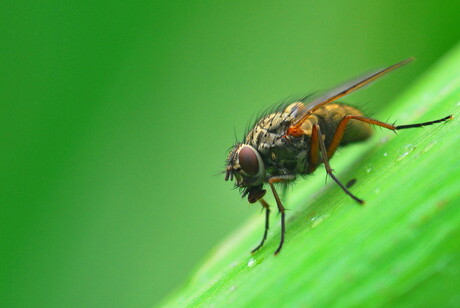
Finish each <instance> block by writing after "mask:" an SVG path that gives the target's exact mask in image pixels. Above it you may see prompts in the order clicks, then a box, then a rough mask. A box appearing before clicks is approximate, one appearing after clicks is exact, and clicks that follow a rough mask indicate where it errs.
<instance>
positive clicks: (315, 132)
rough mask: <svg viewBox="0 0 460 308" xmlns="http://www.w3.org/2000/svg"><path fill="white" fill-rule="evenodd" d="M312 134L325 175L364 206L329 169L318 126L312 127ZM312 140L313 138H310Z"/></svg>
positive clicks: (327, 157)
mask: <svg viewBox="0 0 460 308" xmlns="http://www.w3.org/2000/svg"><path fill="white" fill-rule="evenodd" d="M312 133H313V134H315V135H316V136H315V137H316V138H315V140H317V142H318V143H319V147H316V151H318V148H319V151H320V152H321V157H322V159H323V163H324V167H325V168H326V172H327V174H328V175H329V176H330V177H331V178H332V179H333V180H334V181H335V182H336V183H337V184H338V185H339V186H340V188H342V189H343V191H344V192H345V193H346V194H347V195H349V196H350V197H352V198H353V199H354V200H355V201H357V202H358V203H360V204H364V201H363V200H361V199H359V198H358V197H356V196H355V195H353V194H352V193H351V192H350V191H349V190H348V189H347V188H346V187H345V186H344V185H343V184H342V183H341V182H340V181H339V179H338V178H336V176H335V175H334V172H333V170H332V168H331V165H329V154H328V152H327V150H326V145H325V144H324V137H323V134H322V133H321V129H320V127H319V125H318V124H315V125H314V129H313V130H312ZM312 139H313V138H312ZM311 155H318V153H312V154H311Z"/></svg>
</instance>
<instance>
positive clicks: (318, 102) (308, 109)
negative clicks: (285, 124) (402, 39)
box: [287, 58, 414, 135]
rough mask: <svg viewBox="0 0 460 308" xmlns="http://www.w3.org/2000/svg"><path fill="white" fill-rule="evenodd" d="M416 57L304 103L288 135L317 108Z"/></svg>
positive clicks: (296, 114) (295, 114) (367, 75)
mask: <svg viewBox="0 0 460 308" xmlns="http://www.w3.org/2000/svg"><path fill="white" fill-rule="evenodd" d="M413 60H414V58H409V59H406V60H404V61H401V62H399V63H396V64H394V65H392V66H389V67H387V68H384V69H380V70H377V71H374V72H372V73H369V74H366V75H364V76H362V77H360V78H358V79H356V80H353V81H351V82H347V83H345V84H343V85H340V86H338V87H336V88H334V89H332V90H330V91H328V92H326V93H324V94H322V95H320V96H318V97H316V98H314V99H313V100H312V101H311V102H308V103H307V102H304V103H307V104H306V105H305V108H302V110H300V109H299V110H296V112H295V113H294V114H293V115H294V117H295V120H294V121H293V124H292V125H291V127H290V128H289V130H288V133H287V135H290V133H289V131H291V132H293V131H296V130H297V129H298V128H299V127H300V126H301V125H302V123H303V122H305V120H306V119H308V117H309V116H310V115H312V114H313V112H315V110H317V109H318V108H320V107H321V106H323V105H326V104H329V103H332V102H334V101H336V100H338V99H340V98H341V97H344V96H345V95H348V94H350V93H351V92H353V91H355V90H358V89H360V88H362V87H364V86H366V85H368V84H370V83H371V82H373V81H374V80H376V79H377V78H379V77H381V76H383V75H384V74H386V73H388V72H391V71H393V70H395V69H397V68H399V67H401V66H403V65H405V64H407V63H409V62H411V61H413Z"/></svg>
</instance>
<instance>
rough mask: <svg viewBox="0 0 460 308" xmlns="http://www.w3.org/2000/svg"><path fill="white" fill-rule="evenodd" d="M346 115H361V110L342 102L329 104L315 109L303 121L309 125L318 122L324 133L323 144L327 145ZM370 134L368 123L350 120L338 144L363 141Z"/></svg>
mask: <svg viewBox="0 0 460 308" xmlns="http://www.w3.org/2000/svg"><path fill="white" fill-rule="evenodd" d="M347 115H356V116H363V114H362V112H361V111H359V110H358V109H356V108H354V107H351V106H348V105H344V104H330V105H325V106H323V107H322V108H320V109H318V110H316V111H315V112H314V113H313V115H312V116H311V117H310V118H309V119H308V120H307V121H305V122H310V123H309V124H307V125H308V126H310V127H311V126H312V124H315V123H318V124H319V125H320V127H321V132H322V133H323V135H325V144H326V146H329V144H330V143H331V142H332V138H333V137H334V135H335V134H336V131H337V127H338V126H339V124H340V122H341V121H342V119H343V118H344V117H345V116H347ZM371 135H372V129H371V127H370V125H369V124H367V123H364V122H362V121H356V120H350V121H348V123H347V126H346V128H345V134H344V135H343V138H342V141H341V142H340V145H345V144H348V143H352V142H358V141H363V140H366V139H368V138H369V137H370V136H371Z"/></svg>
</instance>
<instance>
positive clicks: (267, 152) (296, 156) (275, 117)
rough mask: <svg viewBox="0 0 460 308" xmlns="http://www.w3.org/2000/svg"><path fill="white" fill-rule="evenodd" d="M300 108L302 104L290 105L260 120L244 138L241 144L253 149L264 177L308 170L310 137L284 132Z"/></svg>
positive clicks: (299, 112) (302, 108)
mask: <svg viewBox="0 0 460 308" xmlns="http://www.w3.org/2000/svg"><path fill="white" fill-rule="evenodd" d="M304 109H305V106H304V104H303V103H300V102H296V103H292V104H290V105H289V106H287V107H286V108H285V109H284V110H282V111H280V112H275V113H271V114H269V115H267V116H265V117H263V118H262V119H260V120H259V121H258V122H257V123H256V125H255V126H254V128H253V129H252V130H251V131H250V132H249V133H248V135H247V136H246V139H245V143H246V144H249V145H251V146H252V147H253V148H255V149H257V152H258V153H259V154H260V156H261V158H262V160H263V161H264V162H265V167H266V169H267V174H268V175H280V174H292V173H304V171H305V170H306V167H308V165H306V164H307V163H308V162H307V161H306V157H307V152H308V148H309V142H308V141H309V138H310V136H302V137H298V138H294V137H291V136H286V132H287V129H288V128H289V127H290V125H291V124H292V123H293V121H295V119H296V118H297V117H298V115H299V114H301V113H302V112H303V111H304ZM307 139H308V140H307Z"/></svg>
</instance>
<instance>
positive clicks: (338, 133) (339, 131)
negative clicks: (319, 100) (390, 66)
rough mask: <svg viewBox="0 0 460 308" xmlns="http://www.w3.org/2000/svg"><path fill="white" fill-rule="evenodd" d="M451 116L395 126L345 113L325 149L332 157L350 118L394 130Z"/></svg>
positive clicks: (417, 125)
mask: <svg viewBox="0 0 460 308" xmlns="http://www.w3.org/2000/svg"><path fill="white" fill-rule="evenodd" d="M453 118H454V117H453V115H449V116H447V117H444V118H442V119H438V120H434V121H429V122H423V123H415V124H409V125H397V126H395V125H391V124H388V123H385V122H380V121H378V120H374V119H370V118H366V117H362V116H355V115H347V116H345V117H344V118H343V119H342V121H340V123H339V125H338V126H337V129H336V131H335V133H334V137H333V139H332V142H331V144H330V145H329V148H328V149H327V154H328V157H329V158H331V157H332V155H333V154H334V152H335V150H336V149H337V147H338V146H339V144H340V141H342V138H343V135H344V134H345V128H346V126H347V123H348V121H350V120H357V121H361V122H365V123H368V124H372V125H377V126H380V127H384V128H387V129H391V130H393V131H395V130H400V129H406V128H415V127H423V126H428V125H433V124H436V123H442V122H445V121H447V120H451V119H453Z"/></svg>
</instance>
